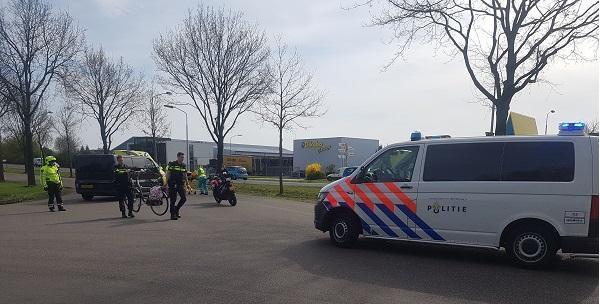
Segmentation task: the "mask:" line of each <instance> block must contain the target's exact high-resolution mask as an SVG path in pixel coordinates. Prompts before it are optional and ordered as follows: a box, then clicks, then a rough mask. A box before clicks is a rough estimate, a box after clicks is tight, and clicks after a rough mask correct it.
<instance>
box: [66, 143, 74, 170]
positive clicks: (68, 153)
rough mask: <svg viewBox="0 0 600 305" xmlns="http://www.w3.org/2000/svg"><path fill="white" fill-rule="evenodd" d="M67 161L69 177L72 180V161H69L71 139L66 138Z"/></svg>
mask: <svg viewBox="0 0 600 305" xmlns="http://www.w3.org/2000/svg"><path fill="white" fill-rule="evenodd" d="M67 160H69V177H70V178H73V160H72V159H71V139H70V137H69V136H67Z"/></svg>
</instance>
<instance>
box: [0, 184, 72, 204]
mask: <svg viewBox="0 0 600 305" xmlns="http://www.w3.org/2000/svg"><path fill="white" fill-rule="evenodd" d="M71 191H72V190H71V189H69V188H65V189H63V194H68V193H70V192H71ZM43 198H48V193H47V192H46V191H44V189H43V188H42V187H41V186H39V185H37V186H32V187H28V186H27V184H25V183H23V182H14V181H6V182H1V183H0V205H1V204H9V203H17V202H22V201H28V200H36V199H43Z"/></svg>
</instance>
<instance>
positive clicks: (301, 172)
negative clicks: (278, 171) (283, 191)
mask: <svg viewBox="0 0 600 305" xmlns="http://www.w3.org/2000/svg"><path fill="white" fill-rule="evenodd" d="M304 177H306V175H305V174H304V170H297V171H293V172H292V178H304Z"/></svg>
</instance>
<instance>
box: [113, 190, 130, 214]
mask: <svg viewBox="0 0 600 305" xmlns="http://www.w3.org/2000/svg"><path fill="white" fill-rule="evenodd" d="M117 199H118V200H119V210H120V211H121V212H125V200H127V209H128V210H129V212H131V210H133V193H132V192H131V189H130V188H117Z"/></svg>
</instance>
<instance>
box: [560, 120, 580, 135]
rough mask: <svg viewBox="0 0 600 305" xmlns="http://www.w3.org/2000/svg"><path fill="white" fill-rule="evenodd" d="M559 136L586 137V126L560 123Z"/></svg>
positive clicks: (577, 123) (578, 123)
mask: <svg viewBox="0 0 600 305" xmlns="http://www.w3.org/2000/svg"><path fill="white" fill-rule="evenodd" d="M558 135H571V136H572V135H585V124H584V123H581V122H576V123H560V124H558Z"/></svg>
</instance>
